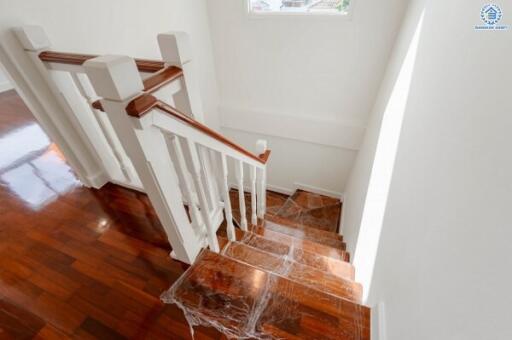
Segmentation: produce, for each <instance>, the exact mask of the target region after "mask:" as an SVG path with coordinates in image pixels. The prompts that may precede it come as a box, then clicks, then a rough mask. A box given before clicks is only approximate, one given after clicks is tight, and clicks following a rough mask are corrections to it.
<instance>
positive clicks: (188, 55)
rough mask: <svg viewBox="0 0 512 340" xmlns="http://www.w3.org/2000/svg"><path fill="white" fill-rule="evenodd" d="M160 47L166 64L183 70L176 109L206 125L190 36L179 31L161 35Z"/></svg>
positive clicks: (175, 100) (175, 98)
mask: <svg viewBox="0 0 512 340" xmlns="http://www.w3.org/2000/svg"><path fill="white" fill-rule="evenodd" d="M158 45H159V46H160V53H161V54H162V59H163V60H164V62H165V63H166V64H167V65H168V66H177V67H180V68H181V69H182V70H183V77H182V78H181V87H182V89H181V91H179V92H178V93H176V94H175V95H174V102H175V104H176V108H177V109H178V110H180V111H182V112H185V113H188V114H190V115H192V116H193V117H194V118H195V119H196V120H197V121H199V122H201V123H204V112H203V104H202V102H201V95H200V92H199V85H198V83H197V79H196V74H195V72H194V71H195V70H194V65H193V63H192V45H191V43H190V36H189V35H188V34H187V33H185V32H178V31H176V32H167V33H161V34H159V35H158Z"/></svg>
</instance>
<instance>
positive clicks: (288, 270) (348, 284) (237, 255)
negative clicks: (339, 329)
mask: <svg viewBox="0 0 512 340" xmlns="http://www.w3.org/2000/svg"><path fill="white" fill-rule="evenodd" d="M222 244H223V246H224V248H223V250H222V254H223V255H224V256H228V257H231V258H234V259H236V260H239V261H242V262H244V263H247V264H250V265H252V266H255V267H257V268H259V269H262V270H265V271H267V272H270V273H273V274H277V275H280V276H283V277H286V278H288V279H290V280H293V281H295V282H297V283H300V284H303V285H305V286H308V287H310V288H312V289H319V290H320V291H323V292H326V293H329V294H333V295H335V296H337V297H340V298H344V299H347V300H350V301H354V302H357V303H360V302H361V297H362V287H361V285H360V284H358V283H356V282H354V281H350V280H346V279H342V278H340V277H337V276H334V275H331V274H329V273H327V272H323V271H321V270H318V269H316V268H313V267H310V266H308V265H304V264H300V263H297V262H295V261H293V260H292V259H289V258H288V256H278V255H275V254H271V253H267V252H265V251H262V250H260V249H257V248H253V247H251V246H248V245H246V244H242V243H238V242H227V240H226V239H224V240H223V242H222Z"/></svg>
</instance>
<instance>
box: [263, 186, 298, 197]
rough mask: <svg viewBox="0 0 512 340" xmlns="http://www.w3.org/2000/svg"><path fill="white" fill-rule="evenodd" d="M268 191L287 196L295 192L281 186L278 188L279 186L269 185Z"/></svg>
mask: <svg viewBox="0 0 512 340" xmlns="http://www.w3.org/2000/svg"><path fill="white" fill-rule="evenodd" d="M267 189H268V190H270V191H275V192H277V193H280V194H285V195H291V194H293V193H294V192H295V190H293V189H292V190H290V189H287V188H283V187H280V186H277V185H271V184H267Z"/></svg>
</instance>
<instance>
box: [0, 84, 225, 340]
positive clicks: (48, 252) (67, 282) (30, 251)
mask: <svg viewBox="0 0 512 340" xmlns="http://www.w3.org/2000/svg"><path fill="white" fill-rule="evenodd" d="M170 251H171V249H170V246H169V243H168V242H167V240H166V237H165V234H164V232H163V230H162V228H161V226H160V223H159V221H158V219H157V217H156V215H155V212H154V210H153V208H152V207H151V204H150V203H149V201H148V199H147V197H146V196H145V195H144V194H141V193H138V192H134V191H130V190H127V189H123V188H120V187H117V186H114V185H107V186H106V187H105V188H103V189H101V190H91V189H88V188H85V187H83V186H82V185H81V183H80V182H79V181H78V180H77V179H76V177H75V175H74V174H73V172H72V171H71V169H70V168H69V166H68V165H67V164H66V162H65V160H64V159H63V157H62V155H61V153H60V152H59V150H58V148H57V147H56V146H55V144H53V143H52V142H51V141H50V140H49V139H48V137H47V136H46V134H45V133H44V132H43V131H42V129H41V128H40V126H39V125H38V124H37V122H36V121H35V119H34V118H33V117H32V115H31V113H30V112H29V110H28V108H27V107H26V106H25V105H24V104H23V102H22V101H21V99H20V97H19V96H18V95H17V94H16V93H15V92H14V91H9V92H5V93H2V94H0V299H1V300H0V338H32V337H34V336H36V335H37V336H38V337H39V338H44V339H48V338H50V339H53V338H59V337H62V338H66V337H73V338H98V339H111V338H148V339H160V338H161V339H190V338H191V336H190V331H189V326H188V324H187V322H186V320H185V318H184V317H183V314H182V312H181V311H180V310H179V309H178V308H177V307H175V306H174V305H164V304H162V303H161V302H160V299H159V296H160V294H161V293H162V292H163V291H164V290H166V289H167V288H169V286H170V285H171V284H172V283H173V282H174V281H175V280H176V279H177V278H178V277H179V276H180V275H181V274H182V273H183V271H184V268H183V266H182V265H181V264H180V263H178V262H175V261H172V260H171V259H170V257H169V253H170ZM195 334H196V338H206V339H209V338H210V339H220V338H222V337H221V335H220V333H218V332H217V331H216V330H214V329H206V328H201V327H200V328H198V329H196V330H195Z"/></svg>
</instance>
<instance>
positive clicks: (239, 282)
mask: <svg viewBox="0 0 512 340" xmlns="http://www.w3.org/2000/svg"><path fill="white" fill-rule="evenodd" d="M162 298H163V299H164V301H165V302H167V303H177V304H178V306H180V307H181V308H183V309H184V311H185V314H186V315H188V317H189V320H191V319H193V320H194V322H195V323H198V324H201V325H205V326H213V327H216V328H217V329H220V330H221V331H223V332H224V334H226V335H228V336H229V337H233V338H264V337H265V338H266V337H280V336H282V335H283V334H289V336H287V338H294V337H296V338H309V339H314V338H324V339H342V340H344V339H347V340H348V339H351V340H354V339H360V340H368V339H370V310H369V309H368V308H367V307H364V306H361V305H359V304H357V303H354V302H352V301H348V300H346V299H341V298H337V297H335V296H333V295H330V294H326V293H324V292H321V291H319V290H316V289H311V288H308V287H306V286H304V285H301V284H299V283H297V282H294V281H292V280H288V279H286V278H283V277H280V276H277V275H275V274H271V273H268V272H265V271H262V270H260V269H257V268H255V267H253V266H249V265H247V264H244V263H242V262H239V261H236V260H234V259H230V258H228V257H225V256H221V255H219V254H215V253H212V252H209V251H204V252H203V253H202V254H201V255H200V257H199V258H198V259H197V261H196V263H195V264H194V265H193V266H192V267H190V268H189V270H187V271H186V273H185V274H184V276H183V277H182V278H181V279H180V280H179V281H178V282H177V283H176V284H175V285H174V286H173V287H172V288H171V289H170V290H169V291H168V292H167V293H165V294H164V295H163V296H162Z"/></svg>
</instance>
